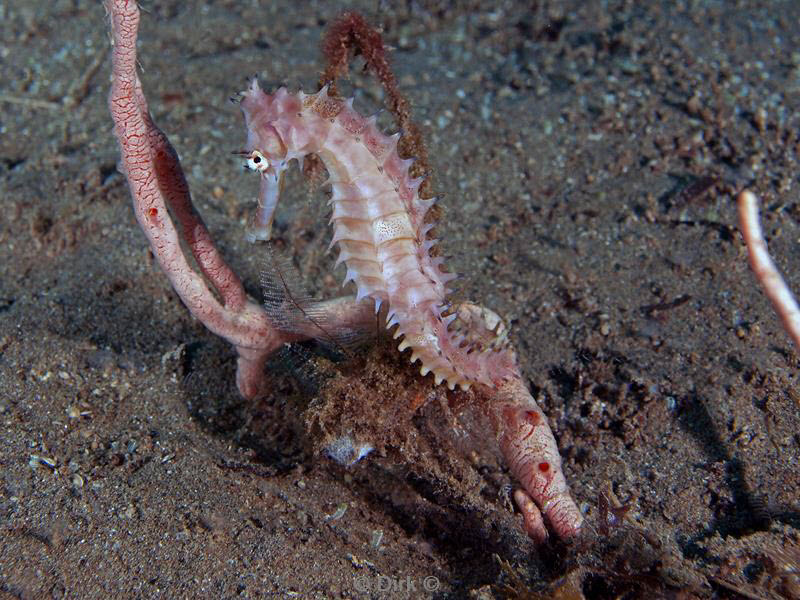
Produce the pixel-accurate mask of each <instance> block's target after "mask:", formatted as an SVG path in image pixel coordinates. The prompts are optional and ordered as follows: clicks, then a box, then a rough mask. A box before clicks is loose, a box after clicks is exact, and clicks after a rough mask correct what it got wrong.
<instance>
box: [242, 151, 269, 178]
mask: <svg viewBox="0 0 800 600" xmlns="http://www.w3.org/2000/svg"><path fill="white" fill-rule="evenodd" d="M246 164H247V168H248V169H251V170H252V171H259V172H261V173H263V172H265V171H266V170H267V169H269V161H268V160H267V158H266V157H265V156H264V155H263V154H262V153H261V152H260V151H259V150H253V151H252V152H251V153H250V156H248V157H247V163H246Z"/></svg>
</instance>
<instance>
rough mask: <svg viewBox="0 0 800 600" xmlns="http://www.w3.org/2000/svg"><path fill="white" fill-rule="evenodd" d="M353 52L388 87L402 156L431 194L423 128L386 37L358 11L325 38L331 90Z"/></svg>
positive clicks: (423, 194) (325, 78)
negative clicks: (397, 72) (400, 85)
mask: <svg viewBox="0 0 800 600" xmlns="http://www.w3.org/2000/svg"><path fill="white" fill-rule="evenodd" d="M351 52H352V54H353V55H354V56H361V57H363V58H364V62H365V67H366V69H367V70H368V71H370V72H371V73H372V74H373V75H374V76H375V77H377V78H378V80H379V81H380V82H381V85H382V86H383V89H384V90H385V91H386V106H387V108H388V109H389V111H390V112H391V113H392V115H394V118H395V119H396V120H397V126H398V127H400V129H401V130H402V132H403V135H402V136H401V137H400V141H399V142H398V144H397V145H398V151H399V153H400V155H401V156H403V157H413V158H414V159H415V161H414V164H413V165H412V166H411V169H410V170H409V172H410V173H411V175H413V176H414V177H425V180H424V181H423V182H422V185H421V186H420V189H419V195H420V198H430V197H432V196H433V191H432V189H431V178H430V176H429V173H430V165H429V161H428V150H427V148H426V147H425V142H424V140H423V137H422V132H421V131H420V128H419V127H418V126H417V124H416V123H414V121H413V120H412V119H411V106H410V104H409V102H408V100H407V99H406V97H405V96H403V94H402V93H400V89H399V88H398V87H397V79H396V78H395V76H394V72H393V71H392V67H391V66H390V65H389V59H388V58H387V57H386V46H384V43H383V37H382V36H381V34H380V32H379V31H378V30H377V29H375V28H374V27H372V26H371V25H370V24H369V23H367V20H366V19H365V18H364V17H363V16H362V15H360V14H359V13H357V12H353V11H350V12H346V13H344V14H342V15H341V16H340V17H339V18H338V19H336V20H335V21H334V22H333V23H331V25H330V26H329V27H328V31H327V33H326V34H325V38H324V39H323V41H322V53H323V54H324V55H325V58H326V60H327V66H326V67H325V70H324V71H323V73H322V75H321V76H320V78H319V85H320V87H322V86H325V85H327V86H328V92H329V93H330V94H331V95H334V96H335V95H337V90H336V80H337V79H339V78H340V77H342V76H345V75H347V72H348V70H349V64H350V59H351ZM439 211H441V207H440V206H439V205H436V206H434V208H433V209H432V214H431V215H430V216H429V217H428V220H429V221H431V222H432V221H435V220H436V219H438V218H439V216H440V214H439Z"/></svg>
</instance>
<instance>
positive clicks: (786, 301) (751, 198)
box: [738, 190, 800, 350]
mask: <svg viewBox="0 0 800 600" xmlns="http://www.w3.org/2000/svg"><path fill="white" fill-rule="evenodd" d="M738 204H739V225H740V227H741V230H742V237H743V238H744V242H745V244H746V245H747V251H748V253H749V255H750V267H751V268H752V269H753V273H755V276H756V279H758V281H759V283H761V286H762V287H763V288H764V292H765V293H766V294H767V297H768V298H769V300H770V302H772V306H773V308H775V312H777V313H778V316H779V317H780V318H781V321H782V322H783V327H784V329H786V331H787V332H788V333H789V335H790V336H791V337H792V340H794V345H795V347H796V348H797V349H798V350H800V308H798V306H797V302H796V301H795V299H794V296H792V292H791V291H790V290H789V287H788V286H787V285H786V282H785V281H784V280H783V277H781V274H780V272H778V268H777V267H776V266H775V263H774V262H773V261H772V258H770V255H769V250H768V249H767V242H766V241H764V235H763V234H762V233H761V225H760V224H759V220H758V198H756V195H755V194H754V193H753V192H751V191H750V190H744V191H743V192H741V193H740V194H739V197H738Z"/></svg>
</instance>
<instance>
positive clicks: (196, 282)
mask: <svg viewBox="0 0 800 600" xmlns="http://www.w3.org/2000/svg"><path fill="white" fill-rule="evenodd" d="M108 11H109V15H110V20H111V32H112V39H113V43H114V48H113V52H112V73H113V82H112V85H111V94H110V97H109V107H110V109H111V115H112V117H113V120H114V134H115V136H116V138H117V141H118V142H119V146H120V150H121V153H122V159H121V161H120V170H121V171H122V172H123V173H124V174H125V176H126V177H127V179H128V184H129V186H130V190H131V196H132V197H133V205H134V212H135V214H136V219H137V220H138V222H139V225H140V226H141V228H142V231H144V233H145V235H146V236H147V239H148V241H149V242H150V247H151V248H152V250H153V254H154V255H155V257H156V260H157V261H158V263H159V265H160V266H161V268H162V269H163V270H164V272H165V273H166V275H167V277H168V278H169V280H170V283H171V284H172V286H173V288H174V289H175V291H176V292H177V293H178V295H179V296H180V298H181V300H182V301H183V303H184V304H185V305H186V306H187V308H188V309H189V310H190V311H191V313H192V314H193V315H194V316H195V317H197V318H198V319H199V320H200V321H201V322H202V323H203V324H204V325H205V326H206V327H208V329H210V330H211V331H212V332H214V333H216V334H217V335H220V336H222V337H224V338H225V339H226V340H228V341H229V342H231V343H232V344H233V345H234V346H235V347H236V349H237V351H238V353H239V360H238V370H237V376H236V383H237V386H238V388H239V391H240V392H241V393H242V395H243V396H245V397H248V398H252V397H254V396H256V395H258V394H259V393H261V392H263V391H264V387H265V385H264V384H265V382H264V378H265V375H264V363H265V361H266V359H267V357H268V356H269V355H270V354H271V353H272V352H273V351H275V350H276V349H277V348H279V347H280V346H281V345H282V344H284V343H286V342H290V341H294V340H297V339H303V338H307V337H313V336H314V334H315V332H314V331H313V328H312V327H311V326H309V331H306V332H291V333H287V332H281V331H279V330H278V329H277V328H275V327H274V326H273V324H272V323H270V321H269V319H268V317H267V314H266V312H265V311H264V310H263V308H261V306H259V305H258V304H257V303H255V302H253V301H252V300H250V299H249V298H248V297H247V295H246V293H245V291H244V288H243V287H242V283H241V281H240V280H239V278H238V277H237V276H236V274H235V273H234V272H233V271H232V270H231V269H230V267H229V266H228V265H227V264H226V263H225V261H224V259H223V258H222V256H221V255H220V254H219V252H218V251H217V249H216V247H215V246H214V243H213V241H212V239H211V236H210V234H209V232H208V230H207V229H206V226H205V225H204V224H203V221H202V219H201V218H200V216H199V215H198V214H197V212H196V211H195V210H194V207H193V205H192V200H191V196H190V194H189V187H188V185H187V184H186V180H185V178H184V175H183V171H182V169H181V166H180V162H179V161H178V157H177V155H176V153H175V150H174V149H173V148H172V145H171V144H170V143H169V140H168V139H167V137H166V135H164V133H163V132H162V131H161V130H160V129H158V127H157V126H156V125H155V123H153V121H152V119H151V117H150V113H149V111H148V107H147V102H146V100H145V97H144V93H143V92H142V86H141V82H140V81H139V76H138V74H137V72H136V38H137V30H138V25H139V9H138V7H137V5H136V3H135V2H133V1H132V0H131V1H126V0H113V1H111V2H109V3H108ZM169 211H172V214H173V215H174V217H175V218H176V219H177V221H178V223H179V224H180V229H181V233H182V235H183V238H184V239H185V240H186V243H187V245H188V246H189V248H190V249H191V252H192V254H193V256H194V258H195V260H196V262H197V264H198V265H199V267H200V270H201V271H202V275H204V276H205V279H204V277H203V276H202V275H201V274H200V273H198V272H197V271H195V270H194V269H193V268H192V267H191V266H190V265H189V261H188V260H187V257H186V256H185V255H184V253H183V250H182V249H181V243H180V236H179V233H178V230H177V229H176V228H175V225H174V224H173V222H172V219H171V217H170V213H169ZM206 281H208V282H210V283H211V285H212V286H213V288H214V292H216V294H217V295H218V296H219V298H220V299H221V302H220V301H219V300H217V297H216V296H215V293H214V292H212V290H211V289H209V287H208V285H207V284H206ZM320 310H322V311H323V312H324V310H330V311H331V313H332V315H333V318H332V320H333V319H335V320H338V322H347V323H349V324H350V325H351V326H352V327H353V328H364V327H368V326H369V325H371V324H373V323H374V320H373V317H372V315H371V313H370V311H369V310H368V309H367V308H366V307H364V306H361V305H358V304H356V303H355V302H353V301H352V299H341V300H337V301H333V302H330V303H326V304H323V305H321V308H320Z"/></svg>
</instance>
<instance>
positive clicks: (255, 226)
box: [245, 169, 284, 243]
mask: <svg viewBox="0 0 800 600" xmlns="http://www.w3.org/2000/svg"><path fill="white" fill-rule="evenodd" d="M283 171H284V169H280V170H278V169H276V170H275V172H274V173H270V172H264V173H262V174H261V186H260V191H259V195H258V207H257V208H256V212H255V214H254V215H253V216H252V217H251V218H250V221H249V222H248V224H247V230H246V232H245V237H246V238H247V241H248V242H251V243H253V242H256V241H268V240H269V239H270V238H271V237H272V221H273V219H274V217H275V208H276V207H277V206H278V200H279V199H280V197H281V191H282V190H283Z"/></svg>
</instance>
